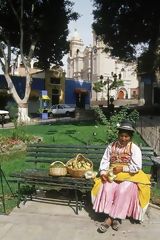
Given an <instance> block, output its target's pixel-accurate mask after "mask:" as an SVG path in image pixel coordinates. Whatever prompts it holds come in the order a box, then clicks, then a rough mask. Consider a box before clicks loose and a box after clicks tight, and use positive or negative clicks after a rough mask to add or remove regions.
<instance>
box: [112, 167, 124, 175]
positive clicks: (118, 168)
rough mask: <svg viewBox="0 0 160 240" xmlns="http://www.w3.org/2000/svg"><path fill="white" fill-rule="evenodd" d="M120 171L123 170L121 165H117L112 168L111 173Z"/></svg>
mask: <svg viewBox="0 0 160 240" xmlns="http://www.w3.org/2000/svg"><path fill="white" fill-rule="evenodd" d="M120 172H123V166H117V167H114V168H113V173H114V174H117V173H120Z"/></svg>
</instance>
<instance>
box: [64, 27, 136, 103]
mask: <svg viewBox="0 0 160 240" xmlns="http://www.w3.org/2000/svg"><path fill="white" fill-rule="evenodd" d="M104 47H105V45H104V44H103V42H102V41H100V40H98V39H97V38H96V36H95V35H94V34H93V44H92V46H89V47H88V46H84V44H83V40H82V39H81V38H80V36H79V33H78V32H77V30H75V32H74V33H73V35H72V37H71V39H70V53H69V55H68V59H67V75H66V77H68V78H75V79H83V80H87V81H88V80H89V81H91V83H92V86H93V84H94V82H97V81H99V80H100V76H101V75H102V76H103V80H107V79H110V82H111V81H112V80H113V75H114V74H116V75H117V77H118V76H119V74H120V75H121V79H122V80H123V82H124V85H123V87H119V88H118V89H116V90H111V91H110V96H112V97H114V99H125V98H129V99H131V98H137V97H138V95H139V91H138V78H137V74H136V64H134V63H132V64H129V63H125V62H122V61H119V60H118V59H116V58H113V57H111V56H110V53H109V52H108V53H106V52H104ZM96 98H97V100H105V99H107V87H106V86H105V87H104V89H103V92H100V93H98V94H97V96H96V93H95V91H93V90H92V101H95V100H96Z"/></svg>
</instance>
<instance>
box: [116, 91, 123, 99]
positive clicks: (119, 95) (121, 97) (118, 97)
mask: <svg viewBox="0 0 160 240" xmlns="http://www.w3.org/2000/svg"><path fill="white" fill-rule="evenodd" d="M124 95H125V94H124V91H123V90H120V91H119V92H118V96H117V99H124Z"/></svg>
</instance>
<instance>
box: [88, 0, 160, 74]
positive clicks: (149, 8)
mask: <svg viewBox="0 0 160 240" xmlns="http://www.w3.org/2000/svg"><path fill="white" fill-rule="evenodd" d="M93 2H94V11H93V14H94V23H93V29H94V31H95V33H96V34H97V36H101V38H102V40H103V41H104V43H105V44H107V46H109V50H110V52H111V54H112V55H113V56H116V57H119V58H120V59H121V60H124V61H132V60H135V59H136V57H137V47H139V48H138V49H139V51H138V52H139V54H140V55H141V57H140V61H139V63H140V64H139V69H140V70H141V71H147V72H151V73H153V72H155V71H156V70H159V67H160V54H159V52H160V14H159V12H160V2H159V1H152V2H150V1H143V0H132V1H131V0H118V1H112V0H93ZM106 51H108V49H107V48H106Z"/></svg>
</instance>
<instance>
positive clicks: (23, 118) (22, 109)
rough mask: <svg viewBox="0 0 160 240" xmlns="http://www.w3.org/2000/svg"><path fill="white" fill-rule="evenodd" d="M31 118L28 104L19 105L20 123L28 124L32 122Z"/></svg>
mask: <svg viewBox="0 0 160 240" xmlns="http://www.w3.org/2000/svg"><path fill="white" fill-rule="evenodd" d="M30 120H31V119H30V117H29V116H28V103H27V102H26V103H21V104H18V122H19V123H28V122H30Z"/></svg>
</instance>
